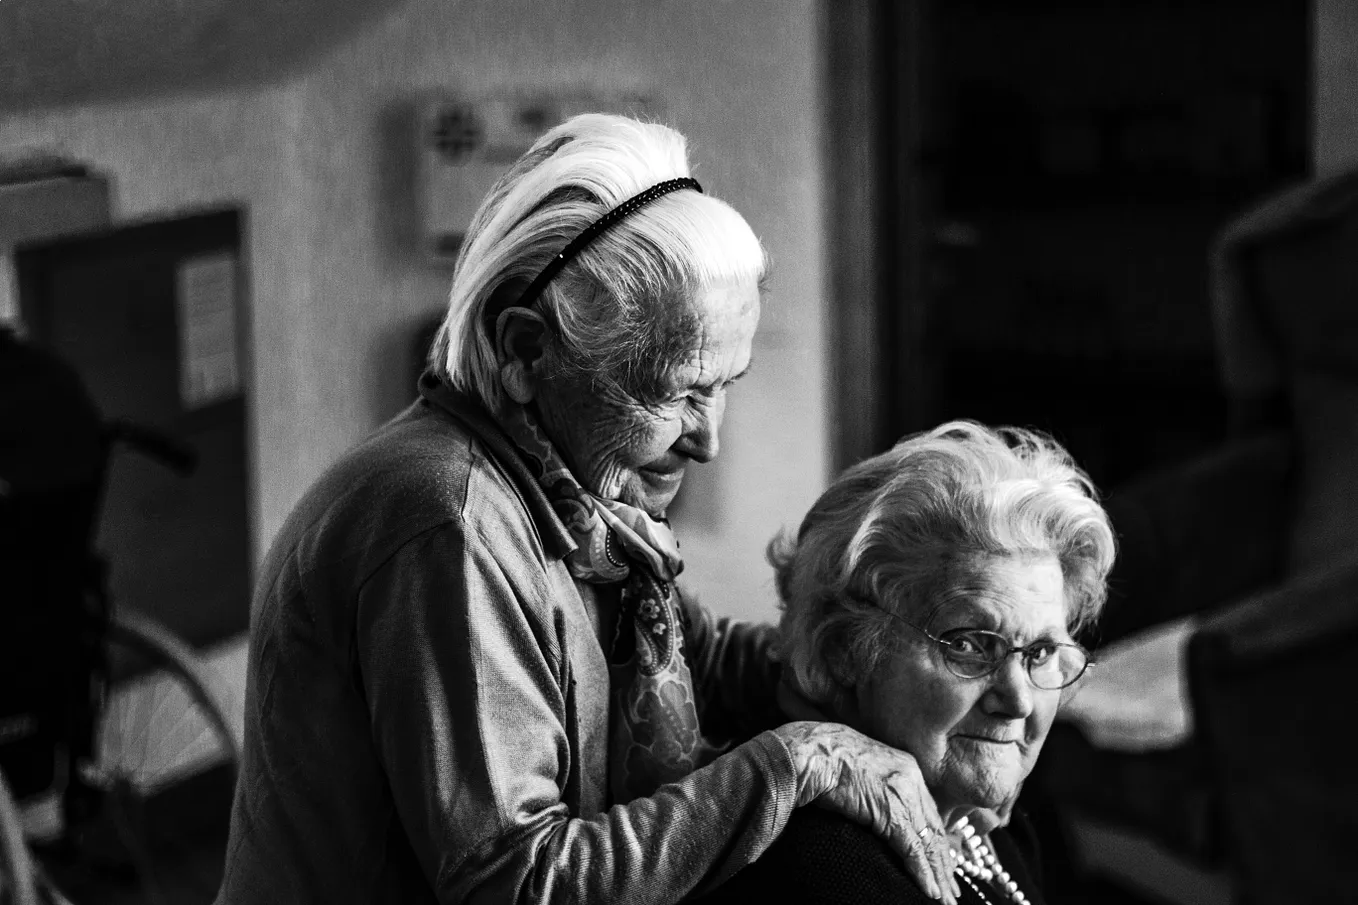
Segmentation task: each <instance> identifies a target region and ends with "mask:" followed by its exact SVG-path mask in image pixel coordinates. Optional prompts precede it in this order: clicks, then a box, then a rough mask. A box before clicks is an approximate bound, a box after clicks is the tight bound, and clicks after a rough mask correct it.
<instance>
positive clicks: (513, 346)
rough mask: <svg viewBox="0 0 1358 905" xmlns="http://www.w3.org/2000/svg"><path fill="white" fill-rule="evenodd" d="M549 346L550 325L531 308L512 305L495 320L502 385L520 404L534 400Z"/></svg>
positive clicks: (508, 394)
mask: <svg viewBox="0 0 1358 905" xmlns="http://www.w3.org/2000/svg"><path fill="white" fill-rule="evenodd" d="M546 344H547V323H546V321H544V320H543V318H542V315H541V314H538V313H537V312H536V311H533V310H532V309H530V308H520V307H518V306H517V305H516V306H511V307H509V308H505V309H504V310H503V311H501V312H500V314H499V316H498V317H497V318H496V319H495V350H496V353H497V355H498V357H499V361H500V384H501V385H502V386H503V387H504V390H505V394H506V395H507V396H509V398H510V399H513V400H514V401H515V402H517V403H518V404H519V405H527V404H528V403H529V402H532V401H533V395H534V391H535V389H536V384H537V380H538V378H539V377H541V376H542V361H543V358H542V353H543V351H544V350H545V348H546Z"/></svg>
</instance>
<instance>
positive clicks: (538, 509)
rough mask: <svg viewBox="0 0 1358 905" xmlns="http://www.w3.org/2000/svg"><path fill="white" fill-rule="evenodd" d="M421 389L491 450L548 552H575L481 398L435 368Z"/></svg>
mask: <svg viewBox="0 0 1358 905" xmlns="http://www.w3.org/2000/svg"><path fill="white" fill-rule="evenodd" d="M419 388H420V399H421V401H422V402H423V403H424V404H425V405H427V406H432V407H434V408H437V409H439V410H441V411H443V412H445V413H446V414H448V415H450V416H451V417H452V418H454V419H455V420H456V421H457V422H458V423H459V424H461V425H462V426H463V427H465V428H466V429H467V431H468V432H469V433H471V435H472V436H473V437H475V438H476V439H477V440H479V441H481V443H482V445H483V446H485V448H486V449H487V450H488V451H489V452H490V457H491V458H492V459H494V460H495V462H496V464H498V465H499V466H500V467H501V468H502V469H503V470H504V472H505V473H506V474H507V475H508V476H509V479H510V482H511V483H512V484H513V485H514V489H515V490H517V491H518V493H519V498H520V499H522V500H523V503H524V507H525V508H526V509H527V510H528V515H529V517H530V518H532V520H533V525H534V527H536V528H537V532H538V537H539V538H540V539H541V540H542V546H543V549H544V550H545V551H546V553H547V555H548V556H551V557H553V558H555V559H565V558H566V557H567V556H569V555H570V554H572V553H574V552H575V550H576V548H577V545H576V543H575V540H574V539H573V538H572V537H571V535H570V532H569V531H567V530H566V526H565V525H563V524H562V523H561V519H560V518H559V517H558V516H557V514H556V512H555V511H553V509H552V504H551V503H550V502H549V501H548V499H547V495H546V494H544V493H543V492H542V488H541V487H539V486H538V482H537V481H536V480H535V479H534V478H533V475H532V472H530V471H529V470H528V466H527V465H526V464H525V463H524V461H523V458H522V454H521V453H520V452H519V450H518V447H516V446H515V445H514V442H513V441H512V440H510V439H509V435H508V434H506V433H505V432H504V429H503V428H502V427H500V425H499V424H498V423H497V422H496V420H495V418H494V417H493V416H492V415H491V414H490V412H489V411H487V410H486V407H485V406H484V405H482V404H481V402H480V400H478V399H476V398H475V397H473V396H471V395H469V394H467V393H463V392H461V391H459V390H455V389H453V388H452V387H450V386H448V385H447V384H445V383H443V382H442V381H441V380H439V379H438V377H437V376H436V375H435V374H434V373H433V372H432V371H425V372H424V373H423V374H421V375H420V383H419Z"/></svg>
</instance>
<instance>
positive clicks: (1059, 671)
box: [883, 610, 1093, 691]
mask: <svg viewBox="0 0 1358 905" xmlns="http://www.w3.org/2000/svg"><path fill="white" fill-rule="evenodd" d="M883 612H885V613H886V614H887V615H888V616H890V617H891V618H893V619H895V620H897V621H899V622H902V623H904V624H905V625H908V626H910V627H911V628H912V629H914V630H915V631H917V632H919V633H920V634H921V635H923V636H924V637H926V638H928V639H929V640H930V641H932V642H934V646H935V647H937V648H938V652H939V656H940V658H941V659H942V660H943V665H944V666H946V667H947V668H948V671H949V672H951V673H952V674H953V675H955V676H957V677H958V678H961V679H980V678H982V677H984V676H988V675H990V674H991V673H993V672H995V671H996V670H998V669H999V668H1000V666H1001V665H1003V663H1004V661H1005V660H1007V659H1009V657H1010V656H1011V655H1013V654H1019V655H1020V656H1022V657H1023V665H1024V668H1025V669H1026V670H1027V672H1028V678H1029V679H1030V680H1031V681H1032V683H1033V685H1034V686H1035V687H1037V688H1041V689H1044V690H1047V691H1059V690H1060V689H1062V688H1069V687H1070V686H1071V685H1074V684H1075V683H1076V682H1078V681H1079V680H1080V677H1081V676H1083V675H1084V674H1085V670H1087V669H1089V665H1090V663H1092V662H1093V658H1092V657H1091V656H1090V654H1089V651H1087V650H1085V649H1084V648H1083V647H1081V646H1080V645H1079V644H1075V643H1074V642H1066V641H1051V640H1045V639H1044V640H1039V641H1034V642H1032V643H1031V644H1027V645H1024V646H1023V647H1015V646H1014V645H1013V644H1010V643H1009V639H1008V638H1006V637H1004V636H1003V635H1000V634H996V633H995V632H989V631H986V630H985V629H979V628H957V629H949V630H948V631H946V632H944V633H943V634H942V635H934V634H932V633H931V632H929V631H927V630H925V629H922V628H920V627H919V626H918V625H915V623H913V622H911V621H910V620H908V619H904V618H902V617H900V616H897V615H896V614H895V613H893V612H891V611H890V610H883Z"/></svg>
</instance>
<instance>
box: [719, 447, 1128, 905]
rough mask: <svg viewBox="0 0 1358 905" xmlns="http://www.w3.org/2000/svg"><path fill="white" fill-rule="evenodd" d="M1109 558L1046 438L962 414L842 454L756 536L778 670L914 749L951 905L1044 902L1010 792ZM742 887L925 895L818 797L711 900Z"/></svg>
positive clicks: (812, 896) (1082, 656)
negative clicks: (789, 526)
mask: <svg viewBox="0 0 1358 905" xmlns="http://www.w3.org/2000/svg"><path fill="white" fill-rule="evenodd" d="M1113 555H1114V540H1113V534H1112V531H1111V529H1110V527H1109V522H1108V518H1107V516H1106V515H1105V513H1104V510H1103V508H1102V507H1101V506H1100V505H1099V503H1098V502H1097V500H1096V498H1095V492H1094V489H1093V487H1092V486H1091V484H1090V482H1089V480H1088V478H1087V477H1086V476H1085V474H1084V473H1083V472H1082V471H1081V470H1080V469H1079V468H1077V467H1076V466H1075V465H1074V464H1073V463H1072V462H1071V460H1070V457H1069V456H1068V455H1067V454H1066V452H1065V451H1064V450H1063V449H1062V448H1061V447H1060V446H1058V445H1057V444H1056V443H1054V442H1053V441H1051V440H1050V439H1047V438H1046V437H1043V436H1041V435H1038V434H1034V433H1031V432H1027V431H1021V430H1013V429H1005V430H1000V431H993V430H990V429H988V428H985V427H982V426H981V425H978V424H975V423H972V422H953V423H950V424H945V425H943V426H941V427H939V428H937V429H935V430H933V431H930V432H928V433H925V434H921V435H917V436H913V437H911V438H908V439H906V440H904V441H902V442H901V443H900V444H898V445H897V446H896V447H895V448H894V449H892V450H891V451H889V452H886V453H883V454H882V455H879V456H876V457H874V458H872V459H869V460H867V461H865V462H862V463H860V464H859V465H857V466H855V467H853V468H851V469H849V470H848V471H846V472H845V473H844V474H843V475H842V476H841V477H840V478H839V479H838V480H836V481H835V482H834V484H832V485H831V486H830V488H829V489H828V490H826V491H825V493H824V494H822V496H821V497H820V499H819V500H818V501H817V502H816V504H815V506H814V507H813V508H812V510H811V512H810V513H809V514H808V515H807V517H806V519H805V520H804V521H803V522H802V526H801V529H800V531H799V532H798V533H797V537H796V540H795V541H793V540H790V539H787V538H783V539H780V540H779V541H775V542H774V544H773V545H772V546H771V548H770V558H771V559H772V561H773V565H774V567H775V569H776V570H777V577H778V588H779V593H780V596H781V597H782V601H783V608H784V613H783V618H782V624H781V632H782V647H783V657H784V661H785V668H786V670H787V671H788V675H790V677H791V680H792V681H795V682H796V683H797V684H798V685H799V686H800V687H799V689H798V690H799V691H801V692H802V694H803V695H804V696H805V697H807V698H808V699H810V700H811V701H814V702H816V704H817V705H818V706H819V707H821V708H823V711H824V713H823V714H821V715H822V716H824V717H828V718H829V719H832V720H836V721H839V722H841V723H844V724H847V725H848V726H850V727H853V728H855V729H857V730H859V731H861V732H863V733H865V734H867V735H869V736H871V737H874V738H876V739H878V740H880V741H883V742H885V743H887V744H888V745H891V746H893V747H895V748H898V749H901V750H904V751H907V752H909V753H910V754H912V755H914V757H915V759H916V760H917V761H918V763H919V768H920V770H921V771H922V772H923V774H924V779H925V783H926V785H927V786H928V789H929V791H930V792H931V793H932V794H933V796H934V799H935V801H936V803H937V805H938V810H939V813H940V814H941V815H942V817H943V821H944V824H943V825H944V826H945V827H946V828H947V833H948V836H949V841H950V844H951V848H952V851H953V857H954V859H955V862H956V877H957V879H958V885H959V888H960V889H961V897H960V898H959V900H958V901H959V902H977V903H983V902H991V903H999V902H1006V901H1013V902H1016V903H1023V902H1029V903H1037V902H1040V901H1041V895H1040V893H1039V891H1038V888H1037V883H1036V879H1037V878H1036V877H1035V876H1034V872H1033V870H1032V866H1033V865H1035V863H1036V857H1035V852H1034V846H1035V840H1034V839H1033V837H1032V831H1031V828H1030V827H1029V825H1028V824H1027V823H1026V821H1025V820H1024V818H1023V815H1022V814H1021V813H1018V812H1015V811H1014V810H1013V802H1014V799H1015V798H1016V797H1017V795H1018V792H1019V788H1020V786H1021V785H1022V783H1023V781H1024V778H1025V777H1026V776H1027V775H1028V773H1029V771H1031V770H1032V768H1033V764H1034V762H1035V761H1036V759H1037V756H1038V753H1039V752H1040V751H1041V750H1042V743H1043V741H1044V740H1045V739H1046V737H1047V732H1048V730H1049V729H1050V727H1051V724H1052V720H1053V718H1054V717H1055V716H1056V711H1057V708H1058V707H1059V706H1060V705H1061V703H1062V700H1063V699H1064V698H1066V697H1068V696H1069V695H1070V694H1071V689H1072V688H1073V687H1074V686H1075V683H1076V682H1078V681H1079V679H1080V677H1081V676H1082V675H1084V673H1085V671H1086V669H1087V668H1088V666H1089V655H1088V654H1087V653H1086V651H1085V650H1084V649H1083V648H1082V647H1080V646H1079V645H1078V644H1076V643H1075V642H1074V641H1073V640H1072V635H1073V633H1075V632H1077V631H1078V630H1079V629H1080V628H1081V627H1083V626H1084V625H1086V624H1088V623H1089V622H1090V621H1091V620H1092V619H1094V617H1095V616H1096V615H1097V613H1098V611H1099V609H1100V607H1101V606H1102V605H1103V601H1104V597H1105V585H1106V580H1107V576H1108V572H1109V569H1110V568H1111V566H1112V563H1113ZM805 715H806V716H808V717H810V716H815V714H805ZM1002 824H1007V825H1006V826H1003V828H1002V827H1001V825H1002ZM753 899H760V900H763V899H767V900H769V901H777V902H780V905H787V903H789V902H859V903H862V902H877V901H881V902H892V903H902V902H925V901H928V897H927V896H926V893H925V891H924V890H923V889H921V888H920V886H919V885H918V884H916V883H915V881H914V880H912V879H911V878H910V877H909V876H907V875H906V873H905V872H904V870H903V869H902V864H901V861H900V859H899V858H896V857H893V856H892V854H891V852H890V851H889V850H887V849H886V848H884V847H883V845H882V843H881V842H880V841H878V840H877V839H876V838H874V837H873V835H872V834H871V833H869V832H866V831H864V830H863V829H862V828H860V827H859V826H858V825H856V824H854V823H852V822H850V821H848V820H846V819H844V818H843V817H842V816H840V815H836V814H832V813H830V812H829V811H825V810H822V809H819V808H806V809H802V810H799V811H797V812H796V813H794V815H793V817H792V819H791V821H790V823H789V824H788V827H787V829H786V830H785V831H784V833H783V834H782V836H781V837H780V838H779V839H778V841H777V842H775V843H774V845H773V846H772V847H771V848H770V849H769V850H768V851H767V852H765V853H764V855H763V856H762V857H761V858H760V859H759V860H758V861H757V862H755V863H754V864H753V865H751V866H750V867H748V868H746V869H745V870H743V871H741V872H740V873H738V874H737V875H736V876H735V877H734V878H732V880H731V881H730V882H729V883H727V884H726V885H725V886H723V887H722V888H720V889H718V890H717V891H716V893H715V894H714V896H713V897H712V899H711V900H710V901H731V902H739V901H747V900H753Z"/></svg>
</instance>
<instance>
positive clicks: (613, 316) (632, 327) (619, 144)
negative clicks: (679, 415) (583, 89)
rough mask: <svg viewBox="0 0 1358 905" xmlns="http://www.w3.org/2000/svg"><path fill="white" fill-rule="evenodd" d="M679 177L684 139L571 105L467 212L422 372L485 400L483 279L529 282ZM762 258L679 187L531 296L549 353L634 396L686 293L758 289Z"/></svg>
mask: <svg viewBox="0 0 1358 905" xmlns="http://www.w3.org/2000/svg"><path fill="white" fill-rule="evenodd" d="M689 175H690V173H689V164H688V158H687V151H686V143H685V140H684V137H683V136H682V135H680V134H679V133H678V132H676V131H674V130H673V129H669V128H667V127H665V126H661V125H657V124H653V123H644V122H640V121H637V120H634V119H629V118H627V117H622V116H609V115H603V114H582V115H580V116H576V117H574V118H572V119H571V120H569V121H567V122H565V123H563V124H562V125H560V126H557V127H556V128H554V129H552V130H551V131H549V132H547V134H545V135H543V136H542V137H541V138H539V139H538V140H537V142H535V143H534V145H533V147H532V148H531V149H529V151H528V152H527V153H526V154H524V156H523V157H521V158H520V159H519V160H518V161H517V162H516V163H515V164H514V165H513V166H512V167H511V168H510V170H509V172H508V173H506V174H505V175H504V176H503V177H502V178H501V179H500V180H499V182H498V183H497V184H496V185H495V187H494V188H493V189H491V191H490V194H489V195H487V196H486V199H485V200H484V201H483V202H482V203H481V207H480V208H479V209H478V210H477V212H476V215H475V216H474V217H473V218H472V222H471V226H470V228H469V229H468V231H467V235H466V239H465V240H464V243H463V247H462V252H461V255H460V256H459V259H458V262H457V265H456V268H455V269H454V272H453V281H452V288H451V290H450V292H449V298H448V311H447V314H446V316H445V317H444V320H443V323H442V325H441V326H440V327H439V330H438V333H437V335H436V336H435V339H434V344H433V347H432V349H431V350H430V365H431V367H432V368H433V369H434V371H435V372H436V373H437V374H438V375H439V377H440V378H441V379H442V380H443V381H444V382H445V383H448V384H450V385H452V386H453V387H456V388H458V389H460V390H463V391H464V392H468V393H471V394H473V395H475V396H477V397H478V398H479V399H480V400H481V401H482V402H483V403H484V404H485V405H486V406H487V407H488V408H489V409H490V410H491V411H495V410H496V409H497V408H498V407H499V405H500V402H501V399H502V388H501V385H500V375H499V364H498V362H499V356H498V350H497V349H496V348H495V347H494V345H495V337H494V335H493V325H488V324H487V323H486V320H487V317H486V315H487V302H488V301H489V300H490V298H491V296H492V295H493V294H494V293H495V291H496V290H497V289H499V288H500V287H501V286H504V285H505V284H506V283H508V282H510V281H515V280H519V281H523V282H524V283H525V284H526V283H528V282H531V281H532V280H533V278H534V277H536V276H537V274H538V273H539V272H540V271H541V270H542V269H543V267H545V266H546V265H547V263H548V261H549V260H551V258H552V257H554V256H555V255H556V254H558V253H559V252H560V251H561V250H562V249H563V248H565V246H566V245H567V244H569V243H570V241H571V240H572V239H574V238H575V237H576V236H578V235H579V234H580V233H581V232H583V231H584V230H585V229H586V228H587V227H588V226H589V225H590V224H591V223H593V222H594V221H596V220H597V219H599V217H601V216H602V215H603V214H604V213H606V212H607V211H609V210H611V209H612V208H614V207H616V206H617V205H618V204H620V203H622V202H623V201H625V200H627V199H628V198H630V197H632V196H633V195H636V194H638V193H640V192H642V191H645V190H646V189H649V188H651V187H652V186H654V185H656V184H657V183H660V182H663V181H665V180H669V179H678V178H682V177H686V176H689ZM767 269H768V263H767V258H766V255H765V253H764V249H763V246H762V245H761V244H760V242H759V239H758V238H757V237H756V236H755V234H754V232H753V231H752V230H751V229H750V227H749V224H747V223H746V222H745V220H744V218H743V217H741V216H740V214H738V213H736V212H735V210H733V209H732V208H731V207H730V206H729V205H727V204H726V203H725V202H722V201H719V200H718V199H716V198H713V197H712V196H710V195H706V194H701V193H699V192H696V191H692V190H688V189H685V190H681V191H676V192H672V193H670V194H668V195H665V196H663V197H661V198H659V199H657V200H656V201H654V202H652V203H650V204H649V205H647V206H645V207H644V208H642V209H641V210H640V211H639V212H637V213H634V214H631V215H630V216H628V217H625V218H624V219H623V220H621V221H620V222H619V223H618V224H617V225H616V226H614V227H613V228H611V229H610V230H608V231H607V232H605V233H604V234H603V235H601V236H599V237H598V238H597V239H595V240H594V241H593V242H591V243H590V244H589V245H588V246H586V247H585V248H584V249H583V250H581V251H580V253H579V254H578V255H576V256H575V258H573V259H572V260H571V261H570V262H569V263H568V264H567V265H566V267H565V268H564V269H563V270H562V271H561V272H560V273H558V274H557V275H556V277H555V278H554V279H553V280H552V281H551V282H550V283H548V284H547V287H546V289H545V290H544V291H543V293H542V295H541V297H540V298H539V300H538V301H537V302H536V307H537V309H538V310H539V311H541V312H542V313H543V315H544V317H545V319H546V320H547V321H548V323H549V324H550V325H551V326H552V327H554V328H555V329H554V332H555V333H556V334H558V338H559V348H557V349H556V350H555V351H556V354H555V355H554V356H553V360H554V361H557V362H558V363H560V364H561V365H563V366H569V367H573V368H575V369H577V370H578V371H579V372H581V373H584V374H588V375H591V376H592V378H593V379H595V380H604V381H611V382H613V383H615V384H617V385H619V386H621V387H623V388H624V389H626V390H628V392H630V393H631V394H632V395H634V396H638V395H639V396H643V397H644V396H645V395H646V394H647V393H648V392H649V391H652V390H653V389H654V387H655V385H656V384H658V382H659V380H660V379H661V377H662V375H663V374H664V372H665V371H667V370H668V368H669V367H670V366H671V365H672V364H673V359H674V357H675V356H676V355H677V354H678V353H679V352H680V351H681V349H680V348H678V345H677V344H680V343H683V342H684V341H686V340H687V339H688V338H689V337H688V336H687V335H686V333H687V330H688V329H691V328H690V325H689V324H688V322H687V320H686V318H687V315H686V310H687V309H686V306H685V304H684V303H685V302H686V300H687V299H688V298H690V297H691V296H692V295H693V294H694V293H696V292H699V291H701V290H703V289H707V288H712V287H717V286H727V285H756V286H759V287H760V288H761V289H762V287H763V284H764V280H765V278H766V274H767Z"/></svg>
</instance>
